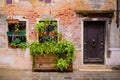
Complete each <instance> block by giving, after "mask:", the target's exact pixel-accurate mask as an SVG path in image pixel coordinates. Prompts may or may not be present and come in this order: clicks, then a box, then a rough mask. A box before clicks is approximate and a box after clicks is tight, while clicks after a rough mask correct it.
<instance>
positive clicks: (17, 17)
mask: <svg viewBox="0 0 120 80" xmlns="http://www.w3.org/2000/svg"><path fill="white" fill-rule="evenodd" d="M14 18H15V19H19V21H25V22H26V30H25V31H26V34H25V37H26V43H28V42H29V34H28V33H29V28H28V26H29V25H28V19H24V18H22V16H14V17H13V19H14ZM6 27H7V30H6V32H8V31H9V29H8V23H7V22H6ZM6 37H7V45H6V47H7V48H9V42H8V36H7V34H6ZM9 49H11V48H9ZM16 49H17V48H16Z"/></svg>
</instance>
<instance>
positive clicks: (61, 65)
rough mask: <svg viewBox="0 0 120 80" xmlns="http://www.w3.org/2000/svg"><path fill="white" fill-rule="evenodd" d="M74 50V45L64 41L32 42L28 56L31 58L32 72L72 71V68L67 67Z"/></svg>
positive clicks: (71, 59)
mask: <svg viewBox="0 0 120 80" xmlns="http://www.w3.org/2000/svg"><path fill="white" fill-rule="evenodd" d="M74 50H75V49H74V45H73V44H72V43H70V42H69V41H66V40H62V41H60V42H56V41H47V42H44V43H39V42H36V41H35V42H32V43H31V44H30V54H31V56H32V58H33V70H58V71H64V70H67V69H68V68H70V70H69V71H72V67H70V66H69V65H70V64H71V63H72V61H73V58H74ZM40 56H41V57H40ZM46 65H47V66H46ZM50 65H51V66H50Z"/></svg>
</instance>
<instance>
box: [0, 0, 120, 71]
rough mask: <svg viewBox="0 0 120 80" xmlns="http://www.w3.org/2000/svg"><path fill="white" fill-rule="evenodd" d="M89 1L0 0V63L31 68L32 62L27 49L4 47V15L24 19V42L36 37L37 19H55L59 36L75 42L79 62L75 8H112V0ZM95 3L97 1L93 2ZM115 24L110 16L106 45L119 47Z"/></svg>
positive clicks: (5, 29) (113, 7) (77, 65)
mask: <svg viewBox="0 0 120 80" xmlns="http://www.w3.org/2000/svg"><path fill="white" fill-rule="evenodd" d="M3 1H4V0H3ZM90 1H91V0H52V2H51V3H44V2H40V1H39V0H13V3H12V4H5V5H3V4H4V2H2V3H3V4H2V5H3V6H2V7H1V8H0V66H7V67H10V68H23V69H31V66H32V63H31V57H30V55H29V49H26V50H25V51H23V50H21V49H16V50H13V49H10V48H8V40H7V35H6V31H7V29H8V28H7V27H8V26H7V23H6V18H8V17H9V16H13V17H18V18H19V19H21V18H22V19H25V20H27V22H28V23H27V42H31V41H34V40H36V39H37V36H36V31H35V28H34V26H35V23H36V21H37V19H40V18H44V17H47V16H49V17H53V18H54V19H57V20H58V22H59V25H58V26H59V32H61V33H62V35H63V36H62V37H64V38H66V39H68V40H70V41H71V42H73V43H74V44H75V46H76V54H75V60H74V67H75V68H79V66H81V65H82V63H83V61H82V56H81V46H82V45H81V44H83V43H81V42H82V41H81V37H82V36H81V34H82V31H81V28H82V26H81V24H80V23H79V15H78V14H76V12H75V10H115V5H116V4H115V0H98V2H96V3H94V4H93V3H92V2H90ZM98 3H99V5H97V4H98ZM1 16H5V17H1ZM1 21H2V22H1ZM115 25H116V23H115V17H113V18H112V23H111V25H110V27H109V28H111V29H110V30H111V31H110V32H109V42H108V43H109V44H108V45H109V48H119V47H120V43H119V41H120V36H119V30H118V29H117V28H116V27H115ZM113 31H114V32H115V33H113ZM116 31H117V32H116Z"/></svg>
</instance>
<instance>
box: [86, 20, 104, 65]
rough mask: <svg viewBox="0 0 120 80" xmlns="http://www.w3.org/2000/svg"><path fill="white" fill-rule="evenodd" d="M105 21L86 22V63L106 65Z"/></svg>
mask: <svg viewBox="0 0 120 80" xmlns="http://www.w3.org/2000/svg"><path fill="white" fill-rule="evenodd" d="M104 53H105V21H85V22H84V63H104Z"/></svg>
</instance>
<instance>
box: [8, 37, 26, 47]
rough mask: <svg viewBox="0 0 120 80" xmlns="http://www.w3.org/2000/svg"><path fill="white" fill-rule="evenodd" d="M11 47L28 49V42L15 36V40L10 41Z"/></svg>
mask: <svg viewBox="0 0 120 80" xmlns="http://www.w3.org/2000/svg"><path fill="white" fill-rule="evenodd" d="M10 47H11V48H21V49H26V48H27V44H26V43H25V42H22V41H21V40H20V39H19V38H15V40H14V41H12V42H11V43H10Z"/></svg>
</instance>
